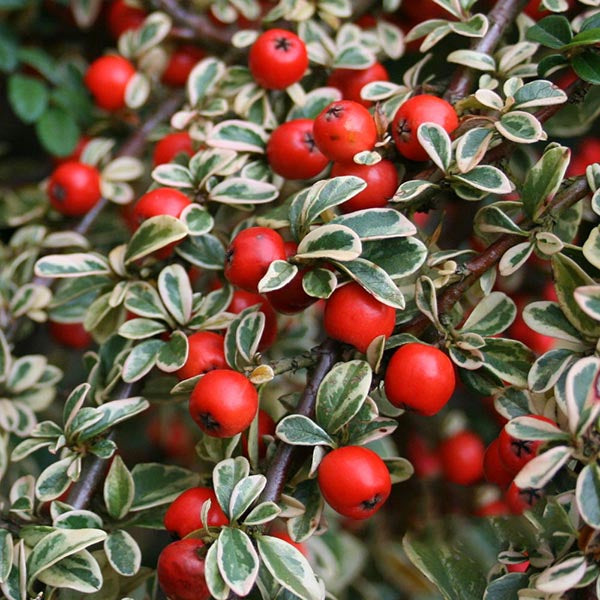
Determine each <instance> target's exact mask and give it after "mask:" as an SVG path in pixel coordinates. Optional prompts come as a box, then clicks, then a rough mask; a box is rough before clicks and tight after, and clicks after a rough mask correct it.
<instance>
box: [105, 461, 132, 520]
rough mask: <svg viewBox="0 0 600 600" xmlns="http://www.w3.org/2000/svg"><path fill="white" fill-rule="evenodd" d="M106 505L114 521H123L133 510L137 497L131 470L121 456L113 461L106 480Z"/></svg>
mask: <svg viewBox="0 0 600 600" xmlns="http://www.w3.org/2000/svg"><path fill="white" fill-rule="evenodd" d="M103 495H104V504H105V505H106V510H107V512H108V514H109V515H110V516H111V517H112V518H113V519H122V518H123V517H124V516H125V515H126V514H127V513H128V512H129V509H130V508H131V505H132V504H133V499H134V496H135V484H134V482H133V477H132V476H131V473H130V471H129V469H128V468H127V467H126V465H125V463H124V462H123V459H122V458H121V457H120V456H118V455H117V456H115V458H114V459H113V461H112V463H111V465H110V469H109V471H108V474H107V476H106V479H105V480H104V488H103Z"/></svg>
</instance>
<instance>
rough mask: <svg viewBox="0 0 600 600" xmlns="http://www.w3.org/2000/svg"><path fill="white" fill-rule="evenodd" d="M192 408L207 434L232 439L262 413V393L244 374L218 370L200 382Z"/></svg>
mask: <svg viewBox="0 0 600 600" xmlns="http://www.w3.org/2000/svg"><path fill="white" fill-rule="evenodd" d="M189 408H190V414H191V415H192V419H194V421H195V422H196V423H197V424H198V426H199V427H200V429H202V431H203V432H204V433H206V434H207V435H210V436H213V437H220V438H227V437H232V436H234V435H237V434H238V433H241V432H242V431H244V429H246V428H247V427H248V426H249V425H250V423H252V419H254V415H256V411H257V410H258V392H257V391H256V388H255V387H254V386H253V385H252V384H251V383H250V381H249V380H248V379H247V378H246V377H244V375H242V374H241V373H238V372H237V371H231V370H228V369H216V370H214V371H210V372H209V373H207V374H206V375H204V377H202V378H201V379H200V381H198V383H197V384H196V387H195V388H194V391H193V392H192V395H191V397H190V405H189Z"/></svg>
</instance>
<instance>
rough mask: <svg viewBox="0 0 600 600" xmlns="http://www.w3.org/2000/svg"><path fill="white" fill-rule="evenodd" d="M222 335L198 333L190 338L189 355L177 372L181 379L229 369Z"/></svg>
mask: <svg viewBox="0 0 600 600" xmlns="http://www.w3.org/2000/svg"><path fill="white" fill-rule="evenodd" d="M224 342H225V340H224V339H223V336H222V335H219V334H218V333H214V332H212V331H198V332H197V333H193V334H192V335H190V336H189V337H188V343H189V353H188V358H187V360H186V361H185V364H184V365H183V367H181V369H179V371H177V372H176V375H177V377H179V379H189V378H190V377H195V376H196V375H202V374H204V373H207V372H208V371H212V370H213V369H227V368H228V365H227V361H226V360H225V349H224Z"/></svg>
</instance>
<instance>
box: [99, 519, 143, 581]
mask: <svg viewBox="0 0 600 600" xmlns="http://www.w3.org/2000/svg"><path fill="white" fill-rule="evenodd" d="M104 551H105V552H106V558H108V562H109V563H110V565H111V567H112V568H113V569H114V570H115V571H116V572H117V573H119V575H123V576H124V577H132V576H133V575H135V574H136V573H137V572H138V571H139V570H140V566H141V564H142V552H141V550H140V547H139V546H138V544H137V542H136V541H135V539H134V538H133V537H132V536H131V535H130V534H129V533H127V532H126V531H125V530H123V529H117V530H115V531H113V532H111V533H110V535H109V536H108V537H107V538H106V539H105V540H104Z"/></svg>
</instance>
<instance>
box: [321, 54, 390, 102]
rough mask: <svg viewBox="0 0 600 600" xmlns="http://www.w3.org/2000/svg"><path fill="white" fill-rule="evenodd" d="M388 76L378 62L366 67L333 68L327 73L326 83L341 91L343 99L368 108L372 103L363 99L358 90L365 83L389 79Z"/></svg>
mask: <svg viewBox="0 0 600 600" xmlns="http://www.w3.org/2000/svg"><path fill="white" fill-rule="evenodd" d="M389 80H390V77H389V75H388V72H387V70H386V68H385V67H384V66H383V65H382V64H381V63H379V62H376V63H374V64H373V65H371V66H370V67H368V68H367V69H334V70H333V71H332V72H331V74H330V75H329V79H328V80H327V85H329V86H331V87H334V88H337V89H338V90H340V92H342V96H343V98H344V100H352V101H354V102H358V103H359V104H362V105H363V106H364V107H366V108H368V107H369V106H371V104H373V103H372V102H371V101H369V100H363V99H362V98H361V96H360V91H361V90H362V89H363V87H364V86H365V85H367V83H371V82H372V81H389Z"/></svg>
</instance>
